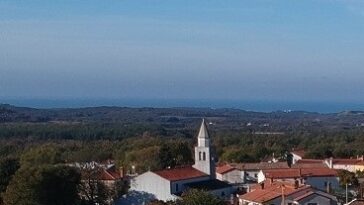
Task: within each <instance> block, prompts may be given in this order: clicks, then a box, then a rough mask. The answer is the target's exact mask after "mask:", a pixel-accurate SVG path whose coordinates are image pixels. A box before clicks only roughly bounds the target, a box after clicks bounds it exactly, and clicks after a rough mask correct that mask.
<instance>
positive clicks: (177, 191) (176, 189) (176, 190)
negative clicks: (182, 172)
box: [176, 184, 178, 192]
mask: <svg viewBox="0 0 364 205" xmlns="http://www.w3.org/2000/svg"><path fill="white" fill-rule="evenodd" d="M176 191H177V192H178V184H176Z"/></svg>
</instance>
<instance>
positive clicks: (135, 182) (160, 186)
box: [130, 171, 177, 201]
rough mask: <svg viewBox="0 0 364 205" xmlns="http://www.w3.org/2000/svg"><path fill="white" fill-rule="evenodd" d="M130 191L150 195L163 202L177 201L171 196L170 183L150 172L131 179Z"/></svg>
mask: <svg viewBox="0 0 364 205" xmlns="http://www.w3.org/2000/svg"><path fill="white" fill-rule="evenodd" d="M130 190H133V191H138V192H142V193H148V194H151V195H154V197H155V199H159V200H163V201H167V200H175V199H177V197H176V196H174V195H172V194H171V183H170V181H168V180H167V179H164V178H163V177H160V176H159V175H157V174H155V173H153V172H150V171H149V172H146V173H144V174H141V175H139V176H137V177H135V178H133V179H131V181H130Z"/></svg>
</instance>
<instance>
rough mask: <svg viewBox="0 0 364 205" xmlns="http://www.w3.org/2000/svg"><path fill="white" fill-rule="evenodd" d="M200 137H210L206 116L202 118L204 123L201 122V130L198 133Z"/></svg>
mask: <svg viewBox="0 0 364 205" xmlns="http://www.w3.org/2000/svg"><path fill="white" fill-rule="evenodd" d="M198 138H210V137H209V132H208V130H207V126H206V123H205V119H204V118H202V123H201V127H200V131H199V133H198Z"/></svg>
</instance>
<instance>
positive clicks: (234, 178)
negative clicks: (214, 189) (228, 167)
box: [216, 169, 244, 184]
mask: <svg viewBox="0 0 364 205" xmlns="http://www.w3.org/2000/svg"><path fill="white" fill-rule="evenodd" d="M216 179H218V180H220V181H224V182H228V183H230V184H241V183H244V172H243V171H240V170H237V169H235V170H232V171H230V172H227V173H225V174H219V173H216Z"/></svg>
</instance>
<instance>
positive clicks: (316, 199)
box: [298, 194, 337, 205]
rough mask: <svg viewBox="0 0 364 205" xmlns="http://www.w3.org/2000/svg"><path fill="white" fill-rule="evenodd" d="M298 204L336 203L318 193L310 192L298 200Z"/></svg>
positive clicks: (326, 204) (333, 204)
mask: <svg viewBox="0 0 364 205" xmlns="http://www.w3.org/2000/svg"><path fill="white" fill-rule="evenodd" d="M298 202H299V204H300V205H308V204H317V205H336V204H337V201H335V200H332V199H330V198H327V197H323V196H321V195H318V194H312V195H310V196H308V197H305V198H304V199H302V200H300V201H298Z"/></svg>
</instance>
